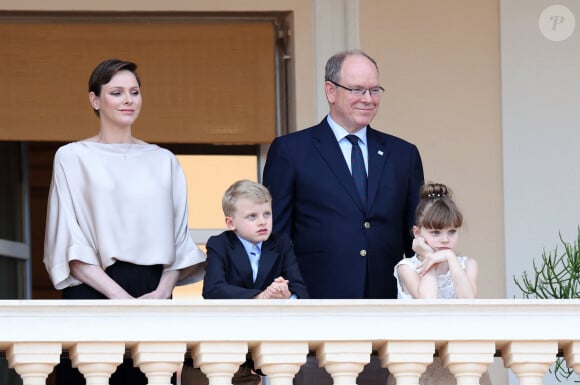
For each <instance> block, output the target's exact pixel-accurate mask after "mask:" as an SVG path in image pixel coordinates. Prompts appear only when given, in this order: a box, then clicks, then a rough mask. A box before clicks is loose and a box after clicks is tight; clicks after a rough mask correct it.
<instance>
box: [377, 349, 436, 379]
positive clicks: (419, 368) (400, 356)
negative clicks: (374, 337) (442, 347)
mask: <svg viewBox="0 0 580 385" xmlns="http://www.w3.org/2000/svg"><path fill="white" fill-rule="evenodd" d="M434 353H435V342H433V341H391V342H387V343H386V344H385V345H384V346H383V347H381V348H380V350H379V357H380V359H381V364H382V366H383V367H386V368H387V369H388V370H389V373H391V374H393V376H395V379H396V380H397V385H419V378H420V377H421V374H423V373H424V372H425V370H426V369H427V366H429V364H431V363H432V362H433V354H434Z"/></svg>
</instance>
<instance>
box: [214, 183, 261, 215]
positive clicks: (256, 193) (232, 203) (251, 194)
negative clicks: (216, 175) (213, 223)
mask: <svg viewBox="0 0 580 385" xmlns="http://www.w3.org/2000/svg"><path fill="white" fill-rule="evenodd" d="M239 198H246V199H249V200H251V201H252V202H255V203H266V202H271V201H272V195H270V191H268V189H267V188H266V186H264V185H262V184H260V183H257V182H254V181H251V180H248V179H242V180H239V181H237V182H235V183H234V184H232V185H231V186H230V187H228V189H227V190H226V192H225V193H224V196H223V197H222V210H223V211H224V215H225V216H226V217H231V216H233V215H234V213H235V212H236V203H237V201H238V199H239Z"/></svg>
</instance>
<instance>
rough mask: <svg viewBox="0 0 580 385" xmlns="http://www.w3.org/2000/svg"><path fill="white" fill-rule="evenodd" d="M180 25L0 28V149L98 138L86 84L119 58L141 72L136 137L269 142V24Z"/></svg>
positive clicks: (2, 24) (16, 24) (94, 22)
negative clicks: (10, 143)
mask: <svg viewBox="0 0 580 385" xmlns="http://www.w3.org/2000/svg"><path fill="white" fill-rule="evenodd" d="M101 19H102V21H101ZM176 20H177V21H172V20H171V18H164V19H163V21H159V20H157V21H156V20H155V19H154V18H149V19H148V20H147V22H145V21H139V20H138V21H131V22H118V21H113V22H111V21H109V20H107V18H106V16H102V17H101V18H96V19H95V18H92V19H91V20H90V21H88V22H84V21H78V20H76V21H66V20H65V21H62V20H60V19H58V20H56V21H54V20H49V19H47V20H44V21H43V20H42V19H41V20H40V21H37V20H35V21H33V22H24V21H22V20H16V21H14V20H10V21H6V20H0V36H1V37H2V38H1V45H2V48H1V49H0V61H1V62H2V70H1V71H0V90H1V92H0V140H23V141H38V140H40V141H44V140H46V141H72V140H78V139H82V138H85V137H88V136H91V135H94V134H95V133H96V130H97V128H98V121H97V118H96V116H95V115H94V114H93V112H92V110H91V108H90V105H89V103H88V97H87V94H88V90H87V87H88V86H87V82H88V78H89V75H90V73H91V71H92V70H93V68H94V67H95V66H96V65H97V64H98V63H99V62H100V61H102V60H105V59H109V58H119V59H123V60H129V61H134V62H135V63H137V65H138V73H139V76H140V78H141V81H142V92H143V110H142V113H141V117H140V118H139V120H138V121H137V123H136V124H135V126H134V128H133V134H134V135H135V136H137V137H139V138H142V139H144V140H147V141H150V142H156V143H157V142H176V143H218V144H254V143H270V142H271V140H272V139H273V138H274V137H275V134H276V129H275V116H276V113H275V106H276V103H275V28H274V25H273V23H272V22H270V21H241V22H232V21H215V20H214V21H208V22H199V21H187V20H183V19H176Z"/></svg>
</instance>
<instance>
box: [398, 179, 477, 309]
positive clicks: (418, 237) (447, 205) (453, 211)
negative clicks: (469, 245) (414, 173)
mask: <svg viewBox="0 0 580 385" xmlns="http://www.w3.org/2000/svg"><path fill="white" fill-rule="evenodd" d="M462 223H463V215H462V214H461V211H459V209H458V208H457V206H456V205H455V202H454V201H453V199H452V197H451V190H450V189H449V188H448V187H447V186H445V185H443V184H439V183H429V184H426V185H423V186H422V187H421V190H420V201H419V205H418V206H417V210H416V211H415V226H413V235H414V236H415V239H414V240H413V250H414V251H415V252H416V253H417V254H415V256H414V257H412V258H405V259H403V260H402V261H400V262H399V263H398V264H397V265H396V266H395V272H394V274H395V278H396V279H397V288H398V294H397V296H398V298H447V299H449V298H475V296H476V295H477V262H476V261H475V260H474V259H471V258H468V257H464V256H462V257H460V256H457V254H456V248H457V243H458V241H459V228H460V227H461V225H462Z"/></svg>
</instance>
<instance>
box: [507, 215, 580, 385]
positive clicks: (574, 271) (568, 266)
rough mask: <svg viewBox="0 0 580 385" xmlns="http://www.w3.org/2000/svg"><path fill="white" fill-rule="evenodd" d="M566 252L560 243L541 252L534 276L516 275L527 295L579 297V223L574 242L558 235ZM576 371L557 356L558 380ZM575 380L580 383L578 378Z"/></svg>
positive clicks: (523, 292)
mask: <svg viewBox="0 0 580 385" xmlns="http://www.w3.org/2000/svg"><path fill="white" fill-rule="evenodd" d="M558 236H559V238H560V242H561V244H562V246H563V247H564V252H562V253H559V252H558V246H556V247H555V248H554V251H553V252H548V253H547V252H546V250H544V251H543V252H542V261H541V263H540V264H536V261H535V260H534V261H533V269H534V273H533V276H530V275H528V273H527V272H526V271H524V273H523V275H522V276H521V278H520V279H517V278H516V277H515V276H514V283H515V284H516V286H517V287H518V288H519V289H520V291H521V292H522V294H523V297H524V298H540V299H549V298H556V299H571V298H580V288H579V279H580V226H579V227H578V237H577V239H576V241H575V242H574V243H568V242H566V241H564V239H563V238H562V234H561V233H559V234H558ZM573 373H574V371H573V370H572V369H568V368H567V367H566V365H565V363H564V360H563V359H562V358H558V360H557V361H556V365H555V367H554V376H555V377H556V379H557V380H558V381H562V380H566V379H568V378H570V376H571V375H572V374H573ZM574 382H580V381H578V380H575V381H574Z"/></svg>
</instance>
